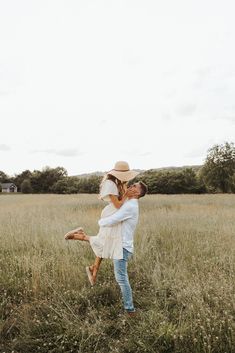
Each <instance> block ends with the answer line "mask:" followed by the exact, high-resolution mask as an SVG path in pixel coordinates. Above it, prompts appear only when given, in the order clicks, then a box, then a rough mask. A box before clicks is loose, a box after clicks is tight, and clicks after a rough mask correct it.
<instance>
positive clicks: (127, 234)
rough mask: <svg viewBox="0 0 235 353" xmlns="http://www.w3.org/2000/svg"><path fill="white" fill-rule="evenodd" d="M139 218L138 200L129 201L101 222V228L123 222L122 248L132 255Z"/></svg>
mask: <svg viewBox="0 0 235 353" xmlns="http://www.w3.org/2000/svg"><path fill="white" fill-rule="evenodd" d="M138 218H139V204H138V200H137V199H130V200H127V201H126V202H125V203H124V204H123V205H122V206H121V207H120V208H119V209H118V210H117V212H115V213H114V214H112V215H111V216H108V217H104V218H101V219H100V220H99V222H98V223H99V226H100V227H111V226H113V225H115V224H117V223H120V222H122V247H123V248H124V249H126V250H128V251H130V252H131V253H133V250H134V244H133V243H134V232H135V228H136V226H137V223H138Z"/></svg>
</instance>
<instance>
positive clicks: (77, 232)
mask: <svg viewBox="0 0 235 353" xmlns="http://www.w3.org/2000/svg"><path fill="white" fill-rule="evenodd" d="M86 236H87V235H86V234H85V233H84V230H83V229H82V228H81V227H79V228H77V229H74V230H71V231H70V232H68V233H66V234H65V236H64V238H65V240H85V238H86Z"/></svg>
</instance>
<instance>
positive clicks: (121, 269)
mask: <svg viewBox="0 0 235 353" xmlns="http://www.w3.org/2000/svg"><path fill="white" fill-rule="evenodd" d="M129 189H130V190H131V191H132V192H133V191H134V194H133V195H134V196H132V197H131V198H129V199H128V200H127V201H126V202H125V203H124V204H123V206H122V207H121V208H120V209H119V210H118V211H117V212H115V213H114V214H113V215H111V216H109V217H105V218H101V219H100V220H99V222H98V223H99V225H100V226H102V227H111V226H113V225H115V224H117V223H120V222H122V247H123V258H122V259H120V260H113V264H114V274H115V279H116V281H117V283H118V284H119V286H120V289H121V293H122V298H123V304H124V309H125V311H126V312H127V314H128V315H130V316H132V315H134V313H135V308H134V304H133V297H132V289H131V286H130V283H129V277H128V272H127V262H128V260H129V259H130V258H131V256H132V254H133V251H134V244H133V243H134V232H135V228H136V226H137V223H138V217H139V205H138V199H139V198H140V197H143V196H144V195H145V194H146V192H147V186H146V185H145V184H144V183H143V182H138V183H135V184H133V185H131V186H130V187H129Z"/></svg>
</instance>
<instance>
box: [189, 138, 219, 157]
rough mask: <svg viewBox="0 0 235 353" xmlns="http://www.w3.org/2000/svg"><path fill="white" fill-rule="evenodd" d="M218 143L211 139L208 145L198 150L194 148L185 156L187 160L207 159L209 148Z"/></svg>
mask: <svg viewBox="0 0 235 353" xmlns="http://www.w3.org/2000/svg"><path fill="white" fill-rule="evenodd" d="M215 143H216V141H215V140H214V139H209V141H208V143H205V144H203V145H201V146H200V147H198V148H194V149H192V150H191V151H189V152H187V153H185V154H184V157H186V158H190V159H191V158H205V157H206V155H207V152H208V150H209V148H211V146H212V145H214V144H215Z"/></svg>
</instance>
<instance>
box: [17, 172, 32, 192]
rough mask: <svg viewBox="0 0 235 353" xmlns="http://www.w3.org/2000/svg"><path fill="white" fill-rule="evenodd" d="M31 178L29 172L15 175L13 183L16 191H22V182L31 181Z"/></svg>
mask: <svg viewBox="0 0 235 353" xmlns="http://www.w3.org/2000/svg"><path fill="white" fill-rule="evenodd" d="M31 177H32V173H31V172H30V170H28V169H27V170H24V171H23V172H22V173H20V174H17V175H15V177H14V181H13V182H14V183H15V185H16V186H17V188H18V191H22V190H21V185H22V183H23V181H24V180H26V179H27V180H31Z"/></svg>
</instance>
